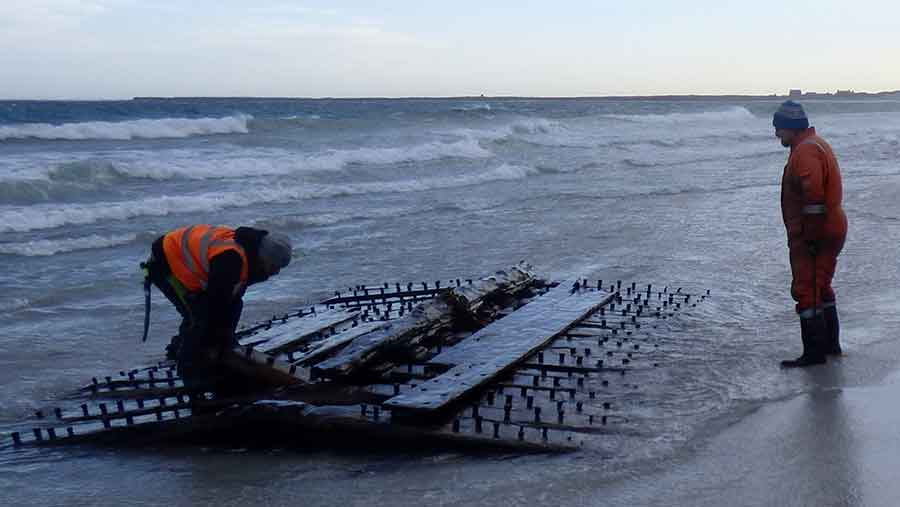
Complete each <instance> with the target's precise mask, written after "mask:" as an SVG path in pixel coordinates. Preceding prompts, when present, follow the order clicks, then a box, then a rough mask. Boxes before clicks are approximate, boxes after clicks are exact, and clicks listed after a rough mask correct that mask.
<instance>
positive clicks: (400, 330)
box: [313, 300, 452, 376]
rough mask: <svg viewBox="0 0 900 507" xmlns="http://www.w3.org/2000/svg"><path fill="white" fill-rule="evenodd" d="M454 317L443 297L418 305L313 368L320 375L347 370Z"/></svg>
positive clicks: (445, 323)
mask: <svg viewBox="0 0 900 507" xmlns="http://www.w3.org/2000/svg"><path fill="white" fill-rule="evenodd" d="M451 320H452V312H451V308H450V306H449V305H448V304H447V303H446V302H444V301H440V300H438V301H433V302H430V303H427V304H424V305H422V306H418V307H416V308H414V309H413V311H412V312H410V313H408V314H406V315H404V316H403V317H400V318H399V319H395V320H391V321H387V322H383V324H384V327H381V328H378V329H376V330H374V331H372V332H371V333H367V334H365V335H363V336H361V337H359V338H358V339H356V340H353V342H352V343H350V345H348V346H347V347H345V348H344V350H342V351H341V352H340V353H339V354H338V355H336V356H334V357H332V358H330V359H326V360H325V361H322V362H320V363H318V364H316V365H315V366H314V367H313V368H314V369H315V370H316V374H317V375H324V376H334V375H341V374H347V373H349V372H351V371H352V370H354V369H356V368H358V367H361V366H363V365H365V364H366V363H367V362H368V361H370V360H371V359H372V358H373V357H375V356H376V355H377V354H378V352H379V350H381V349H383V348H384V347H387V346H389V345H391V344H393V343H397V342H401V341H404V340H407V339H410V338H412V337H414V336H417V335H424V334H427V333H428V332H429V331H430V330H433V329H435V328H439V327H441V326H444V325H447V324H449V323H450V321H451Z"/></svg>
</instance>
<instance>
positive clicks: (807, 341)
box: [781, 315, 826, 368]
mask: <svg viewBox="0 0 900 507" xmlns="http://www.w3.org/2000/svg"><path fill="white" fill-rule="evenodd" d="M800 338H801V339H802V340H803V354H801V355H800V357H798V358H797V359H788V360H785V361H782V362H781V366H782V368H804V367H806V366H813V365H816V364H825V361H826V359H825V349H824V347H823V345H824V340H825V321H824V319H823V318H822V316H821V315H816V316H815V317H811V318H808V319H800Z"/></svg>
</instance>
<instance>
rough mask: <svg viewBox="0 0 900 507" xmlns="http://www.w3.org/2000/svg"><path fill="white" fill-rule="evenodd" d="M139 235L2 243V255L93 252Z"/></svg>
mask: <svg viewBox="0 0 900 507" xmlns="http://www.w3.org/2000/svg"><path fill="white" fill-rule="evenodd" d="M137 237H138V236H137V234H122V235H118V236H98V235H96V234H92V235H90V236H83V237H79V238H64V239H40V240H35V241H28V242H25V243H2V244H0V254H8V255H21V256H25V257H43V256H48V255H56V254H58V253H66V252H74V251H76V250H91V249H95V248H107V247H110V246H118V245H125V244H128V243H131V242H132V241H135V240H136V239H137Z"/></svg>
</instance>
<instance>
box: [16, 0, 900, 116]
mask: <svg viewBox="0 0 900 507" xmlns="http://www.w3.org/2000/svg"><path fill="white" fill-rule="evenodd" d="M898 19H900V2H896V1H895V0H889V1H888V0H884V1H872V0H847V1H833V0H818V1H816V2H808V1H803V0H792V1H788V0H781V1H770V0H755V1H749V0H744V1H741V2H734V1H729V0H716V1H711V0H710V1H707V0H702V1H691V0H682V1H671V2H663V1H653V0H627V1H603V0H597V1H580V0H578V1H576V0H572V1H565V0H556V1H550V0H543V1H530V0H515V1H506V0H497V1H490V0H479V1H474V0H453V1H444V2H438V1H429V0H412V1H407V0H396V1H380V0H366V1H341V0H330V1H270V0H252V1H247V0H241V1H233V0H185V1H172V0H0V98H7V99H29V98H31V99H117V98H130V97H133V96H260V97H275V96H277V97H375V96H378V97H404V96H406V97H408V96H460V95H480V94H484V95H516V96H588V95H590V96H608V95H664V94H758V95H768V94H772V93H778V94H785V93H787V91H788V89H789V88H800V89H803V90H804V91H807V90H809V91H820V92H826V91H830V92H833V91H835V90H837V89H853V90H857V91H872V92H874V91H883V90H896V89H900V64H898V63H897V62H898V61H900V36H898V35H897V34H896V31H895V30H896V26H898V21H897V20H898Z"/></svg>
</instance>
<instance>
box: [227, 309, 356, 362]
mask: <svg viewBox="0 0 900 507" xmlns="http://www.w3.org/2000/svg"><path fill="white" fill-rule="evenodd" d="M355 318H359V313H357V312H352V313H351V312H348V311H347V310H343V309H342V310H327V311H324V312H319V313H317V314H311V315H306V316H304V317H301V318H299V319H291V320H290V321H288V322H285V323H283V324H282V323H274V324H273V325H272V327H271V328H270V329H266V330H263V331H259V332H257V333H255V334H253V335H251V336H247V337H245V338H242V339H241V340H240V342H239V343H240V344H241V345H248V344H251V343H257V345H256V346H255V347H254V348H255V349H256V350H258V351H260V352H266V353H270V354H271V353H277V352H280V351H282V350H286V349H288V348H290V347H291V346H295V345H299V344H302V343H304V342H306V341H309V340H310V338H312V337H313V336H314V335H316V334H317V333H319V332H321V331H323V330H326V329H329V328H331V327H333V326H337V325H339V324H343V323H346V322H349V321H351V320H353V319H355ZM260 341H262V342H263V343H259V342H260Z"/></svg>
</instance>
